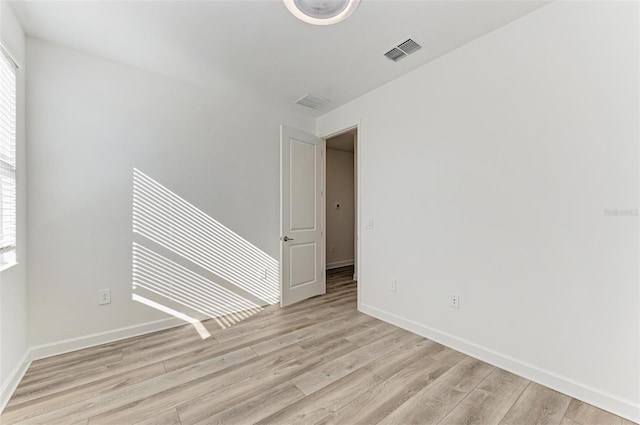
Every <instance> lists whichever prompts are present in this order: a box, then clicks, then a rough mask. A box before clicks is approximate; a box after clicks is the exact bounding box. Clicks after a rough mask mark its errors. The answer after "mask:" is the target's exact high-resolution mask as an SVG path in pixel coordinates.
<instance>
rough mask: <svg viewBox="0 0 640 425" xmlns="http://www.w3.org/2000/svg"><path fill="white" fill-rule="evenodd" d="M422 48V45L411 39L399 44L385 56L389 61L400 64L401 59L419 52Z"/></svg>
mask: <svg viewBox="0 0 640 425" xmlns="http://www.w3.org/2000/svg"><path fill="white" fill-rule="evenodd" d="M421 48H422V46H421V45H419V44H418V43H416V42H415V41H413V40H412V39H410V38H409V39H407V40H405V41H403V42H402V43H400V44H398V45H397V46H396V47H394V48H393V49H391V50H389V51H388V52H387V53H385V54H384V55H385V56H386V57H387V58H388V59H391V60H392V61H394V62H398V61H399V60H400V59H402V58H406V57H407V55H410V54H411V53H413V52H415V51H417V50H420V49H421Z"/></svg>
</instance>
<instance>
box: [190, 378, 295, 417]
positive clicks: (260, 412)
mask: <svg viewBox="0 0 640 425" xmlns="http://www.w3.org/2000/svg"><path fill="white" fill-rule="evenodd" d="M302 398H304V394H302V392H301V391H300V390H299V389H298V388H297V387H296V386H295V385H293V383H291V382H285V383H283V384H280V385H278V386H275V387H273V388H270V389H268V390H266V391H264V392H263V393H261V394H259V395H257V396H255V397H253V398H250V399H248V400H246V401H243V402H241V403H238V404H236V405H234V406H233V407H231V408H229V409H226V410H223V411H222V412H220V413H217V414H215V415H213V416H210V417H208V418H206V419H203V420H202V421H200V422H198V423H197V425H205V424H207V425H216V424H218V425H219V424H252V423H256V422H257V421H259V420H260V419H262V418H264V417H265V416H268V415H270V414H271V413H274V412H277V411H278V410H280V409H282V408H284V407H285V406H288V405H290V404H293V403H295V402H296V401H298V400H300V399H302Z"/></svg>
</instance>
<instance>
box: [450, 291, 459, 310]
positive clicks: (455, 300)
mask: <svg viewBox="0 0 640 425" xmlns="http://www.w3.org/2000/svg"><path fill="white" fill-rule="evenodd" d="M449 307H451V308H456V309H458V308H460V297H458V295H456V294H451V295H450V296H449Z"/></svg>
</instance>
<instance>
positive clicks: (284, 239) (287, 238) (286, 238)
mask: <svg viewBox="0 0 640 425" xmlns="http://www.w3.org/2000/svg"><path fill="white" fill-rule="evenodd" d="M282 240H283V241H285V242H287V241H292V240H293V238H290V237H288V236H285V237H283V238H282Z"/></svg>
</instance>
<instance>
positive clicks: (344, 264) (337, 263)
mask: <svg viewBox="0 0 640 425" xmlns="http://www.w3.org/2000/svg"><path fill="white" fill-rule="evenodd" d="M354 264H355V263H354V261H353V260H345V261H334V262H333V263H327V267H326V268H327V270H331V269H337V268H339V267H347V266H353V265H354Z"/></svg>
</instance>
